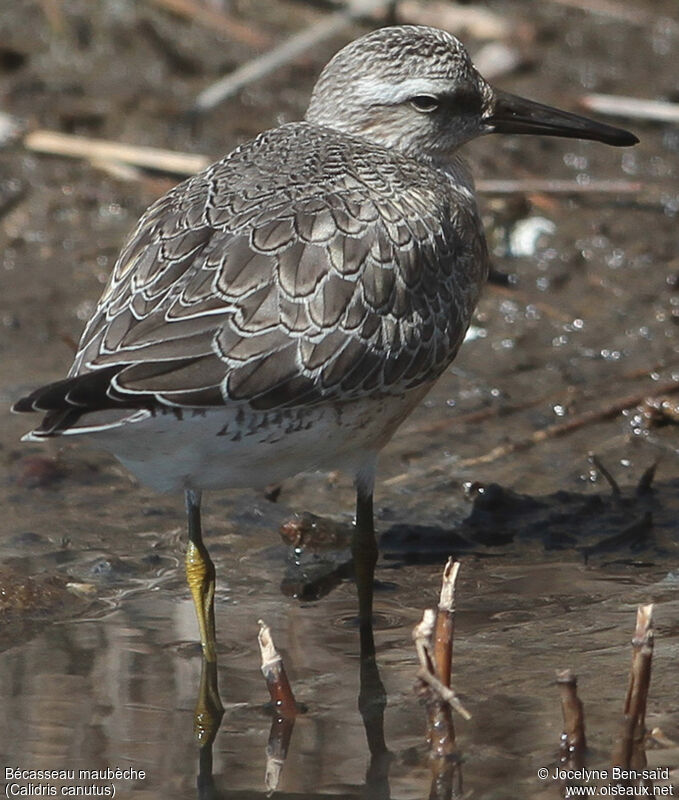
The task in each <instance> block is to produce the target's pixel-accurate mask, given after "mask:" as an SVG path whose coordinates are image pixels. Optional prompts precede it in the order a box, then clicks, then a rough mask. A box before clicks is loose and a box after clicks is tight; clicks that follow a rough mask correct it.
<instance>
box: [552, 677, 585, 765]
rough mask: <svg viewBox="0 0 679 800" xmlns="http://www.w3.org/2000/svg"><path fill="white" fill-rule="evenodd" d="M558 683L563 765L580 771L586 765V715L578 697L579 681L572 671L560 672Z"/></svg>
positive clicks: (557, 678)
mask: <svg viewBox="0 0 679 800" xmlns="http://www.w3.org/2000/svg"><path fill="white" fill-rule="evenodd" d="M556 682H557V684H558V686H559V694H560V695H561V713H562V715H563V728H564V729H563V733H562V734H561V764H562V766H564V767H565V768H566V769H579V768H580V767H582V766H584V763H585V749H586V747H587V741H586V738H585V714H584V711H583V707H582V701H581V700H580V698H579V697H578V679H577V676H576V675H574V674H573V672H572V671H571V670H570V669H564V670H558V671H557V673H556Z"/></svg>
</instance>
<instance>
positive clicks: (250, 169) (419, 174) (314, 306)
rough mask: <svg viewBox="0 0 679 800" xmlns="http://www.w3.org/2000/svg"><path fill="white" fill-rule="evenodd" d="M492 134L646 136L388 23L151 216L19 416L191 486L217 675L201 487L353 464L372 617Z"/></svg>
mask: <svg viewBox="0 0 679 800" xmlns="http://www.w3.org/2000/svg"><path fill="white" fill-rule="evenodd" d="M489 133H518V134H541V135H543V136H565V137H575V138H580V139H592V140H596V141H599V142H604V143H606V144H610V145H616V146H627V145H632V144H634V143H635V142H636V141H637V139H636V137H635V136H634V135H632V134H631V133H628V132H627V131H623V130H620V129H618V128H614V127H611V126H609V125H604V124H601V123H599V122H594V121H591V120H588V119H585V118H583V117H580V116H576V115H574V114H570V113H567V112H564V111H559V110H557V109H554V108H551V107H549V106H544V105H540V104H538V103H534V102H532V101H530V100H525V99H522V98H518V97H515V96H512V95H509V94H506V93H503V92H499V91H497V90H495V89H494V88H493V87H491V85H490V84H489V83H488V82H487V81H486V80H484V78H483V77H482V76H481V75H480V74H479V73H478V72H477V70H476V69H475V67H474V66H473V64H472V61H471V59H470V57H469V55H468V53H467V51H466V50H465V48H464V47H463V45H462V44H461V43H460V42H459V41H458V40H457V39H456V38H454V37H453V36H451V35H449V34H448V33H445V32H443V31H441V30H437V29H434V28H428V27H416V26H398V27H388V28H383V29H381V30H376V31H374V32H372V33H369V34H367V35H366V36H363V37H361V38H359V39H357V40H356V41H354V42H352V43H351V44H349V45H348V46H346V47H345V48H344V49H342V50H341V51H340V52H339V53H337V55H335V56H334V58H333V59H332V60H331V61H330V62H329V63H328V65H327V66H326V67H325V69H324V70H323V71H322V73H321V75H320V77H319V79H318V81H317V83H316V85H315V87H314V89H313V92H312V95H311V100H310V103H309V107H308V109H307V112H306V115H305V119H304V121H302V122H294V123H290V124H286V125H282V126H280V127H278V128H275V129H273V130H269V131H266V132H265V133H262V134H260V135H259V136H257V138H255V139H253V140H252V141H249V142H247V143H245V144H243V145H241V146H239V147H237V148H236V149H235V150H233V151H232V152H231V153H229V154H228V155H227V156H225V157H224V158H223V159H221V160H220V161H217V162H216V163H215V164H213V165H212V166H210V167H208V168H207V169H206V170H205V171H204V172H201V173H200V174H198V175H195V176H194V177H192V178H190V179H189V180H186V181H184V182H183V183H181V184H179V185H178V186H176V187H175V188H174V189H172V190H171V191H169V192H168V193H167V194H166V195H164V196H163V197H161V198H160V199H159V200H157V201H156V202H155V203H153V205H151V207H150V208H149V209H148V210H147V211H146V213H145V214H144V215H143V216H142V218H141V219H140V220H139V223H138V225H137V227H136V229H135V230H134V232H133V233H132V235H131V237H130V238H129V240H128V241H127V244H126V245H125V246H124V248H123V250H122V252H121V254H120V256H119V258H118V260H117V262H116V264H115V267H114V269H113V272H112V275H111V277H110V280H109V282H108V285H107V286H106V288H105V290H104V293H103V295H102V297H101V299H100V300H99V303H98V305H97V307H96V310H95V311H94V314H93V315H92V318H91V319H90V321H89V322H88V323H87V326H86V328H85V331H84V333H83V335H82V338H81V340H80V344H79V347H78V351H77V353H76V356H75V361H74V363H73V366H72V367H71V369H70V372H69V373H68V377H67V378H65V379H64V380H61V381H57V382H56V383H51V384H49V385H47V386H44V387H42V388H40V389H37V390H36V391H34V392H32V393H31V394H29V395H28V396H27V397H24V398H23V399H21V400H19V401H18V402H17V403H16V404H15V406H14V409H15V410H16V411H42V412H46V414H45V417H44V419H43V421H42V423H41V425H40V426H39V427H37V428H36V429H35V430H33V431H32V432H31V433H29V434H27V435H26V436H25V437H24V439H25V440H27V441H32V442H41V441H44V440H46V439H49V438H52V437H55V436H73V437H76V438H82V439H87V440H89V441H90V442H91V443H92V444H95V445H96V446H100V447H102V448H105V449H108V450H110V451H111V452H113V453H114V454H115V455H116V456H117V458H118V459H119V460H120V461H121V462H122V463H123V464H124V465H125V466H127V467H128V468H129V469H130V470H131V471H132V472H133V473H135V474H136V475H137V477H138V478H139V479H140V480H141V481H142V482H144V483H146V484H149V485H150V486H152V487H155V488H156V489H159V490H162V491H169V492H175V491H180V490H181V491H184V492H185V495H186V507H187V514H188V535H189V544H188V550H187V557H186V571H187V578H188V583H189V586H190V587H191V591H192V594H193V599H194V603H195V606H196V611H197V615H198V623H199V627H200V638H201V643H202V646H203V653H204V655H205V658H206V660H207V661H209V662H212V661H214V660H215V658H216V649H215V647H216V644H215V625H214V586H215V570H214V566H213V564H212V562H211V560H210V557H209V555H208V552H207V549H206V547H205V545H204V543H203V540H202V535H201V525H200V501H201V491H202V490H204V489H217V488H227V487H256V486H264V485H267V484H271V483H275V482H278V481H280V480H281V479H282V478H285V477H288V476H290V475H293V474H295V473H298V472H301V471H308V470H316V469H324V468H332V469H337V468H341V469H345V470H348V471H349V472H350V473H351V474H352V475H353V476H354V479H355V485H356V495H357V501H356V523H355V534H354V541H353V552H354V559H355V567H356V580H357V584H358V588H359V617H360V620H361V624H362V626H364V625H368V624H369V620H370V615H371V610H372V579H373V574H374V568H375V562H376V559H377V547H376V543H375V535H374V527H373V509H372V496H373V485H374V476H375V468H376V461H377V456H378V453H379V452H380V450H381V449H382V448H383V447H384V445H385V444H386V443H387V442H388V441H389V439H390V438H391V436H392V435H393V433H394V432H395V430H396V429H397V428H398V426H399V425H400V424H401V423H402V422H403V420H404V419H405V418H406V417H407V416H408V414H409V413H410V412H411V411H412V410H413V409H414V408H415V406H416V405H417V404H418V403H419V402H420V400H421V399H422V398H423V397H424V395H425V394H426V393H427V392H428V391H429V389H430V388H431V386H432V385H433V383H434V382H435V381H436V379H437V378H438V377H439V376H440V375H441V373H442V372H443V371H444V370H445V369H446V367H447V366H448V364H449V363H450V362H451V361H452V360H453V358H454V357H455V354H456V353H457V351H458V348H459V346H460V344H461V343H462V340H463V338H464V335H465V332H466V330H467V327H468V325H469V322H470V319H471V316H472V312H473V310H474V307H475V305H476V302H477V300H478V297H479V293H480V291H481V287H482V285H483V283H484V281H485V280H486V277H487V274H488V254H487V249H486V242H485V238H484V233H483V228H482V224H481V220H480V217H479V212H478V209H477V204H476V199H475V195H474V185H473V181H472V178H471V175H470V173H469V171H468V169H467V167H466V165H465V162H464V161H463V159H462V158H461V157H460V155H459V153H458V148H459V147H460V146H461V145H462V144H464V143H465V142H467V141H468V140H470V139H473V138H474V137H477V136H481V135H484V134H489Z"/></svg>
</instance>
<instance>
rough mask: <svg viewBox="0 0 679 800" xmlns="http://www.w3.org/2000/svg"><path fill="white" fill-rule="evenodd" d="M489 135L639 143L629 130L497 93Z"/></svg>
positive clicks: (627, 145) (487, 120) (490, 119)
mask: <svg viewBox="0 0 679 800" xmlns="http://www.w3.org/2000/svg"><path fill="white" fill-rule="evenodd" d="M485 122H486V124H487V126H488V133H533V134H538V135H540V136H562V137H566V138H569V139H591V140H592V141H595V142H604V143H605V144H612V145H614V146H615V147H630V146H631V145H633V144H636V143H637V142H638V141H639V140H638V139H637V137H636V136H635V135H634V134H633V133H630V132H629V131H626V130H623V129H622V128H615V127H613V125H605V124H604V123H603V122H595V121H594V120H592V119H588V118H587V117H581V116H579V115H578V114H571V113H570V112H568V111H560V110H559V109H558V108H552V107H551V106H544V105H542V104H541V103H535V102H533V100H526V99H524V98H523V97H516V96H515V95H513V94H507V93H506V92H496V93H495V103H494V105H493V111H492V113H491V114H490V116H488V117H486V119H485Z"/></svg>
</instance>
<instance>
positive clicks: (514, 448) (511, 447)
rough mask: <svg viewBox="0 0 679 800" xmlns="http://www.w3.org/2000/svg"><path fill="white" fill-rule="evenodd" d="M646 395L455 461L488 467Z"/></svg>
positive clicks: (670, 386)
mask: <svg viewBox="0 0 679 800" xmlns="http://www.w3.org/2000/svg"><path fill="white" fill-rule="evenodd" d="M677 391H679V383H678V382H677V381H671V382H669V383H666V384H663V385H661V386H657V387H655V388H654V391H653V394H654V395H656V394H672V393H674V392H677ZM648 396H649V392H648V391H645V392H639V393H637V394H629V395H626V396H624V397H620V398H618V399H617V400H614V401H613V402H612V403H608V404H607V405H605V406H602V407H601V408H595V409H592V410H591V411H584V412H583V413H582V414H577V415H575V416H573V417H571V418H570V419H568V420H566V421H565V422H557V423H555V424H554V425H549V426H548V427H546V428H541V429H540V430H538V431H534V432H533V433H531V434H530V436H527V437H526V438H525V439H518V440H516V441H514V442H507V443H506V444H502V445H499V446H498V447H494V448H493V449H492V450H489V451H488V452H487V453H484V454H483V455H480V456H474V457H472V458H464V459H462V460H461V461H458V462H457V466H458V467H471V466H476V465H477V464H490V463H491V462H493V461H497V459H498V458H503V457H504V456H508V455H510V454H511V453H516V452H520V451H522V450H528V449H529V448H531V447H533V446H534V445H536V444H540V443H541V442H545V441H547V440H548V439H557V438H558V437H560V436H565V435H566V434H568V433H572V432H573V431H576V430H579V429H580V428H584V427H585V426H586V425H593V424H594V423H597V422H604V421H605V420H607V419H611V418H612V417H615V416H617V415H618V414H619V413H620V412H621V411H623V410H624V409H626V408H634V406H638V405H639V404H640V403H642V402H643V401H644V400H645V399H646V398H647V397H648Z"/></svg>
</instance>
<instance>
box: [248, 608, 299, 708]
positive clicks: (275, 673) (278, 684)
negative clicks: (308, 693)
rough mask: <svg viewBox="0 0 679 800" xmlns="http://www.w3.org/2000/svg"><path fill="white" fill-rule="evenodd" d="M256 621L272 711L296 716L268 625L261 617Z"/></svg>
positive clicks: (283, 670) (286, 677)
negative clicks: (272, 706)
mask: <svg viewBox="0 0 679 800" xmlns="http://www.w3.org/2000/svg"><path fill="white" fill-rule="evenodd" d="M258 622H259V633H258V634H257V641H258V642H259V649H260V652H261V655H262V674H263V675H264V679H265V680H266V687H267V689H268V690H269V694H270V695H271V702H272V703H273V705H274V711H275V713H276V714H277V715H278V716H281V717H285V718H287V719H294V718H295V717H296V716H297V713H298V708H297V703H296V702H295V696H294V695H293V693H292V688H291V687H290V681H288V676H287V674H286V672H285V667H284V666H283V659H282V658H281V656H280V653H279V652H278V650H276V646H275V645H274V643H273V638H272V637H271V629H270V628H269V626H268V625H266V624H265V623H264V622H263V621H262V620H261V619H260V620H258Z"/></svg>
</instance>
